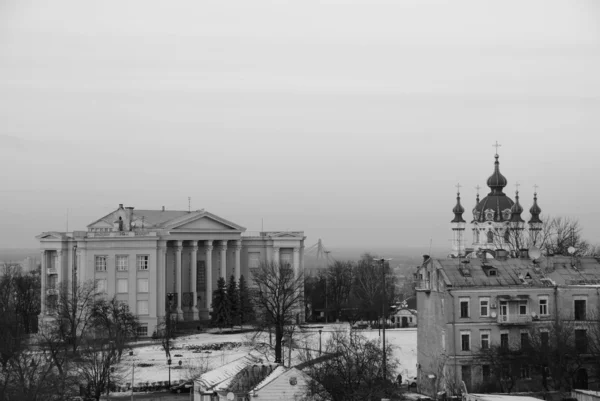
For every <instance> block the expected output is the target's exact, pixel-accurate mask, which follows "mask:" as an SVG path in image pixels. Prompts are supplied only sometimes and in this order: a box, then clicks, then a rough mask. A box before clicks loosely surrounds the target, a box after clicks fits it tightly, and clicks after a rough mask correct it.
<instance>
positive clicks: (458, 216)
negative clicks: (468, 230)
mask: <svg viewBox="0 0 600 401" xmlns="http://www.w3.org/2000/svg"><path fill="white" fill-rule="evenodd" d="M464 212H465V208H464V207H462V205H461V204H460V192H458V193H457V194H456V206H454V209H452V213H454V219H452V221H451V223H466V222H465V220H464V219H463V217H462V214H463V213H464Z"/></svg>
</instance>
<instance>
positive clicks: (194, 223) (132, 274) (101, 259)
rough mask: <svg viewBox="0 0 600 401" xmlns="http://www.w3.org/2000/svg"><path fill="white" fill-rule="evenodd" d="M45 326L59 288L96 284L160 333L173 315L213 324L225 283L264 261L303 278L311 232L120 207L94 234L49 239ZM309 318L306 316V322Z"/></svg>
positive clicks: (44, 263)
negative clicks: (249, 227) (216, 297)
mask: <svg viewBox="0 0 600 401" xmlns="http://www.w3.org/2000/svg"><path fill="white" fill-rule="evenodd" d="M36 238H37V239H38V240H39V241H40V251H41V255H40V256H41V268H42V297H43V299H45V300H46V302H42V311H41V319H45V318H51V317H52V310H51V306H52V305H53V302H55V299H56V296H57V295H58V284H59V283H72V282H73V281H75V282H77V283H79V284H83V283H85V282H89V281H90V280H93V282H94V283H95V284H96V286H97V290H98V291H99V292H101V293H105V294H106V295H107V296H108V297H113V296H116V298H117V299H118V300H120V301H122V302H125V303H127V304H128V305H129V308H130V310H131V311H133V312H134V313H135V314H137V315H138V317H139V319H140V322H141V323H142V329H141V331H140V334H149V333H152V332H153V331H154V329H155V327H156V324H157V322H158V321H159V320H160V319H161V318H163V317H164V316H165V315H166V314H167V311H168V310H170V311H171V312H172V313H174V314H176V315H177V317H178V318H179V319H180V320H199V319H207V318H208V317H209V313H210V308H211V301H212V295H211V294H212V293H213V290H215V289H216V286H217V280H218V279H219V277H223V278H225V279H226V280H228V279H229V277H230V276H234V277H235V278H236V280H239V278H240V276H241V275H243V276H244V277H245V278H246V279H247V281H248V285H249V286H252V279H251V271H252V269H256V268H258V267H259V266H260V264H261V263H263V262H271V261H273V262H279V263H289V264H290V265H291V266H293V268H294V270H295V271H296V272H297V274H302V272H303V248H304V240H305V237H304V233H303V232H302V231H286V232H247V231H246V229H245V228H244V227H241V226H239V225H237V224H235V223H233V222H230V221H227V220H225V219H223V218H221V217H218V216H216V215H214V214H212V213H209V212H207V211H205V210H197V211H171V210H165V209H164V207H163V208H162V210H134V208H133V207H123V205H122V204H121V205H119V207H118V208H117V209H116V210H115V211H113V212H112V213H109V214H108V215H106V216H104V217H102V218H100V219H98V220H96V221H94V222H93V223H91V224H90V225H88V227H87V231H73V232H55V231H52V232H44V233H42V234H40V235H38V236H37V237H36ZM299 318H300V319H302V316H299Z"/></svg>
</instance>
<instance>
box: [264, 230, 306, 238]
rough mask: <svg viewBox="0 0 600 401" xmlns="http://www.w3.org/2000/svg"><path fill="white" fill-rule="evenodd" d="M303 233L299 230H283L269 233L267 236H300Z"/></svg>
mask: <svg viewBox="0 0 600 401" xmlns="http://www.w3.org/2000/svg"><path fill="white" fill-rule="evenodd" d="M303 236H304V234H303V233H301V232H294V231H292V232H290V231H285V232H280V233H269V237H271V238H301V237H303Z"/></svg>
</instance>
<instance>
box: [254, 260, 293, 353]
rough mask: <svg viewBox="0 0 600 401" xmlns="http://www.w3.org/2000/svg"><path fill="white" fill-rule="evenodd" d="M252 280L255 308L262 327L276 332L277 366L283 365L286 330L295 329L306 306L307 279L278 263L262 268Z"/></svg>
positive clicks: (285, 264)
mask: <svg viewBox="0 0 600 401" xmlns="http://www.w3.org/2000/svg"><path fill="white" fill-rule="evenodd" d="M252 278H253V282H254V284H255V286H256V288H255V289H254V291H253V293H254V305H255V306H256V308H257V310H259V311H261V312H262V313H263V316H262V321H261V322H259V323H260V324H263V325H265V324H266V325H267V326H272V327H273V328H274V330H275V362H276V363H281V362H282V357H283V356H282V342H283V339H284V335H285V334H286V328H288V327H289V326H293V325H294V323H295V322H296V321H297V318H298V316H299V313H300V312H301V308H302V306H303V304H302V302H303V301H302V298H303V292H304V278H303V277H302V275H297V274H296V273H295V272H294V269H293V267H292V266H291V265H290V264H288V263H282V264H279V263H276V262H267V263H263V264H261V265H260V267H259V268H258V269H256V270H254V271H253V272H252ZM260 318H261V316H259V319H260ZM263 327H264V326H263Z"/></svg>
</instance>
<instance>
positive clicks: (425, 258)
mask: <svg viewBox="0 0 600 401" xmlns="http://www.w3.org/2000/svg"><path fill="white" fill-rule="evenodd" d="M427 259H429V255H423V263H425V262H427Z"/></svg>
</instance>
